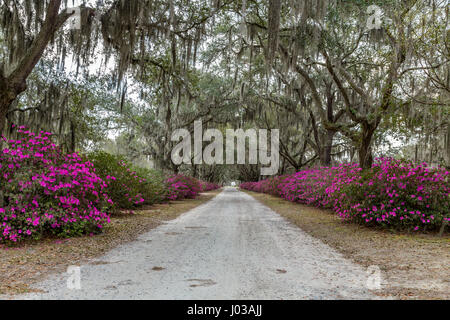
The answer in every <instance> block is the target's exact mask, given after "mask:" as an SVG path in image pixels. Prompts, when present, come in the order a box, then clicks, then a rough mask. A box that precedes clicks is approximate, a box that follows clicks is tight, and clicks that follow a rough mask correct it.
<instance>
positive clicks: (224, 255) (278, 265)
mask: <svg viewBox="0 0 450 320" xmlns="http://www.w3.org/2000/svg"><path fill="white" fill-rule="evenodd" d="M76 270H77V269H72V270H71V273H63V274H58V275H51V276H49V278H48V279H47V280H45V281H44V282H42V283H39V284H37V285H36V286H35V287H34V288H35V289H38V290H42V293H32V294H28V295H24V296H20V297H15V298H16V299H17V298H18V299H132V300H134V299H169V300H173V299H194V300H201V299H208V300H211V299H212V300H215V299H374V298H376V296H375V295H373V294H372V293H370V292H369V290H368V289H367V288H368V287H367V283H368V282H369V283H373V281H372V282H371V280H370V279H369V277H370V273H367V272H366V270H364V269H363V268H362V267H360V266H359V265H356V264H354V263H352V262H351V261H349V260H346V259H345V258H343V257H342V256H341V255H340V254H339V253H338V252H336V251H335V250H334V249H332V248H330V247H329V246H327V245H325V244H324V243H322V242H321V241H319V240H317V239H315V238H313V237H311V236H309V235H307V234H306V233H304V232H303V231H302V230H301V229H299V228H298V227H296V226H294V225H292V224H291V223H289V222H287V221H286V220H285V219H284V218H282V217H280V216H279V215H278V214H276V213H275V212H273V211H272V210H271V209H269V208H268V207H266V206H264V205H262V204H261V203H260V202H258V201H256V200H255V199H253V198H252V197H251V196H249V195H247V194H245V193H243V192H240V191H238V190H237V189H234V188H227V189H225V190H224V191H223V192H222V193H221V194H219V195H218V196H217V197H216V198H214V199H213V200H211V201H209V202H207V203H205V204H203V205H201V206H199V207H197V208H195V209H193V210H191V211H189V212H187V213H185V214H183V215H182V216H181V217H179V218H178V219H176V220H173V221H171V222H169V223H166V224H164V225H161V226H159V227H158V228H156V229H154V230H152V231H150V232H148V233H146V234H143V235H141V236H140V237H139V239H138V240H137V241H134V242H130V243H128V244H126V245H122V246H119V247H117V248H115V249H113V250H112V251H110V252H109V253H107V254H106V255H104V256H103V257H100V258H98V259H96V260H93V261H90V262H89V263H88V264H86V265H82V266H80V269H79V270H80V282H79V284H80V286H81V288H80V289H79V290H77V289H76V287H77V284H78V283H77V271H76ZM68 284H69V287H70V288H71V289H69V288H68ZM74 288H75V289H74Z"/></svg>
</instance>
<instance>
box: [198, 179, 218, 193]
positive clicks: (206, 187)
mask: <svg viewBox="0 0 450 320" xmlns="http://www.w3.org/2000/svg"><path fill="white" fill-rule="evenodd" d="M201 184H202V191H204V192H206V191H212V190H217V189H220V186H219V185H218V184H215V183H211V182H204V181H201Z"/></svg>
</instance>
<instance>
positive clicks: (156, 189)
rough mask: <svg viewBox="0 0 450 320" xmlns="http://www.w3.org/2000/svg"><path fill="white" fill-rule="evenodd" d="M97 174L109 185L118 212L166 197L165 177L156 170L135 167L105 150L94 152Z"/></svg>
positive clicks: (109, 192)
mask: <svg viewBox="0 0 450 320" xmlns="http://www.w3.org/2000/svg"><path fill="white" fill-rule="evenodd" d="M89 159H90V160H91V161H92V162H93V163H94V166H95V170H96V173H97V174H98V175H99V176H100V177H102V178H103V179H104V180H105V181H106V182H107V185H108V187H107V192H108V194H109V196H110V197H111V199H112V200H113V201H114V203H115V209H133V208H136V207H137V206H140V205H143V204H154V203H159V202H161V201H163V200H164V199H165V197H166V194H165V184H164V177H163V175H162V174H161V173H159V172H157V171H155V170H149V169H144V168H133V167H132V165H131V164H130V163H128V162H127V161H126V160H125V159H124V158H123V157H121V156H116V155H112V154H109V153H106V152H103V151H99V152H95V153H91V154H90V155H89Z"/></svg>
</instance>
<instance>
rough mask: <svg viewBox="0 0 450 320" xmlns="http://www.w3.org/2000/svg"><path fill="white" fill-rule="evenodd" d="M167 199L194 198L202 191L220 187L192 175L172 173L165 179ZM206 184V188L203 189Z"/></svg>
mask: <svg viewBox="0 0 450 320" xmlns="http://www.w3.org/2000/svg"><path fill="white" fill-rule="evenodd" d="M166 185H167V193H166V199H168V200H182V199H194V198H195V197H197V196H198V194H199V193H200V192H202V191H210V190H215V189H218V188H220V187H219V186H218V185H215V184H208V183H205V182H202V181H200V180H197V179H195V178H192V177H187V176H183V175H179V174H177V175H172V176H170V177H168V178H167V179H166ZM205 186H206V189H205Z"/></svg>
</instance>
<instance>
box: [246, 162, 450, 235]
mask: <svg viewBox="0 0 450 320" xmlns="http://www.w3.org/2000/svg"><path fill="white" fill-rule="evenodd" d="M241 188H243V189H247V190H252V191H256V192H263V193H270V194H273V195H277V196H280V197H282V198H284V199H286V200H289V201H293V202H298V203H303V204H306V205H312V206H316V207H321V208H327V209H332V210H333V211H334V212H335V213H336V214H337V215H338V216H339V217H341V218H342V219H343V220H347V221H353V222H357V223H361V224H366V225H370V226H383V227H388V228H396V229H408V230H416V231H417V230H419V229H421V230H433V229H437V228H439V227H440V226H441V225H442V223H444V222H446V221H449V219H450V216H449V212H450V200H449V193H450V185H449V172H448V171H447V170H446V169H445V168H441V167H438V168H431V167H429V166H428V165H427V164H426V163H421V164H414V163H412V162H407V161H403V160H395V159H391V158H379V159H376V161H375V163H374V165H373V166H372V168H371V169H369V170H362V169H361V168H360V167H359V166H358V165H357V164H341V165H339V166H336V167H321V168H311V169H307V170H303V171H300V172H297V173H294V174H292V175H287V176H282V177H273V178H270V179H268V180H264V181H259V182H247V183H243V184H242V185H241Z"/></svg>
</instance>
